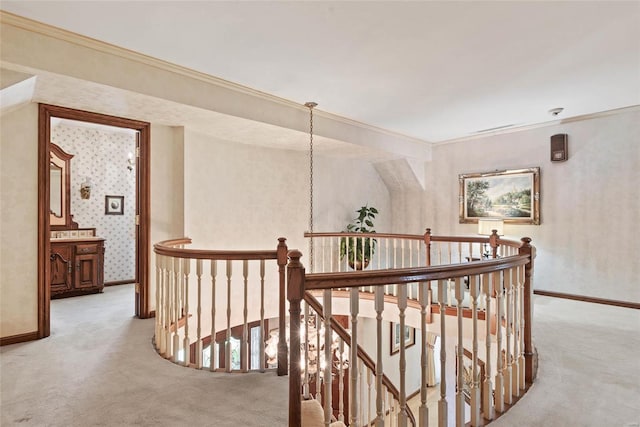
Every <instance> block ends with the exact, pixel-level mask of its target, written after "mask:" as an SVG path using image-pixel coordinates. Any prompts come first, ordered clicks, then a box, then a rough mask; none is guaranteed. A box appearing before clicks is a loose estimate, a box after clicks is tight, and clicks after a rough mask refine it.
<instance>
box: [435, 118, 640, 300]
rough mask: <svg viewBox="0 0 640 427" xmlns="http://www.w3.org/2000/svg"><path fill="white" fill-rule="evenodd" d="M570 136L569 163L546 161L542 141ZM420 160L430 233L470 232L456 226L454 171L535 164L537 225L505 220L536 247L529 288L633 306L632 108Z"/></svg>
mask: <svg viewBox="0 0 640 427" xmlns="http://www.w3.org/2000/svg"><path fill="white" fill-rule="evenodd" d="M557 133H566V134H568V135H569V160H568V161H566V162H562V163H552V162H551V161H550V160H549V137H550V136H551V135H554V134H557ZM433 156H434V157H433V161H432V162H430V163H427V171H426V177H427V179H426V182H427V191H426V197H425V201H424V203H425V206H424V211H425V212H426V215H425V223H426V224H427V225H428V226H431V227H432V228H433V230H434V233H435V234H450V233H456V234H457V233H463V234H464V233H466V234H474V233H476V230H477V228H476V226H475V225H470V224H459V223H458V174H461V173H472V172H487V171H493V170H503V169H515V168H523V167H531V166H540V169H541V172H540V174H541V219H542V224H541V225H539V226H535V225H506V226H505V233H506V234H507V235H509V236H512V237H516V238H520V237H522V236H529V237H531V238H532V239H533V244H534V245H535V246H536V247H537V251H538V257H537V259H536V275H535V281H534V287H535V288H536V289H544V290H550V291H556V292H566V293H572V294H579V295H588V296H593V297H599V298H609V299H617V300H625V301H634V302H640V286H638V276H639V274H640V266H639V263H638V262H637V258H638V253H640V240H639V239H637V238H634V237H633V236H635V235H637V228H638V223H639V222H640V197H638V194H639V193H638V183H639V182H640V167H638V165H640V112H638V111H637V110H636V111H631V112H626V113H622V114H617V115H609V116H605V117H600V118H596V119H592V120H585V121H576V122H570V123H565V124H558V125H554V126H550V127H541V128H537V129H532V130H528V131H522V132H514V133H509V134H503V135H497V136H490V137H486V138H482V139H476V140H472V141H468V142H461V143H456V144H447V145H441V146H438V147H436V148H435V149H434V150H433Z"/></svg>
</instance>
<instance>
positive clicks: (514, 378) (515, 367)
mask: <svg viewBox="0 0 640 427" xmlns="http://www.w3.org/2000/svg"><path fill="white" fill-rule="evenodd" d="M511 270H512V271H513V291H512V292H513V295H512V296H511V302H512V305H513V308H512V313H513V316H512V318H511V322H512V333H513V352H512V353H511V354H512V356H513V362H512V363H511V394H512V395H513V396H514V397H518V396H520V378H519V375H520V366H519V364H520V359H519V354H518V344H520V316H519V310H518V306H519V302H520V296H519V284H518V268H517V267H515V268H512V269H511Z"/></svg>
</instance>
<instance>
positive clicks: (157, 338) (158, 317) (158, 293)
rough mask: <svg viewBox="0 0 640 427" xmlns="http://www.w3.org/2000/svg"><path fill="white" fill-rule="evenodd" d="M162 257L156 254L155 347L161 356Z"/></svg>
mask: <svg viewBox="0 0 640 427" xmlns="http://www.w3.org/2000/svg"><path fill="white" fill-rule="evenodd" d="M161 257H162V255H158V254H156V318H155V332H154V339H153V341H154V345H155V347H156V350H158V351H159V352H160V354H162V350H161V348H162V338H161V336H160V335H161V334H160V330H161V329H160V328H161V325H162V308H161V306H160V301H161V299H160V296H161V293H162V291H161V289H162V286H161V283H160V280H161V279H160V278H161V277H162V273H161V270H162V269H161V267H160V264H161V263H162V260H161Z"/></svg>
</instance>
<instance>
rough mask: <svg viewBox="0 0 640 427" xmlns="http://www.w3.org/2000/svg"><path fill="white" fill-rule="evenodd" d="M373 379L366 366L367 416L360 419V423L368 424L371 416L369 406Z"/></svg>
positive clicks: (371, 412)
mask: <svg viewBox="0 0 640 427" xmlns="http://www.w3.org/2000/svg"><path fill="white" fill-rule="evenodd" d="M372 380H373V375H372V374H371V369H369V368H367V417H366V418H364V419H363V420H362V423H363V424H365V423H366V425H369V424H370V423H371V417H372V414H373V408H372V407H371V397H372V396H371V394H372V393H371V384H372Z"/></svg>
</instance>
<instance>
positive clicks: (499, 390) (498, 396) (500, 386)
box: [493, 271, 504, 412]
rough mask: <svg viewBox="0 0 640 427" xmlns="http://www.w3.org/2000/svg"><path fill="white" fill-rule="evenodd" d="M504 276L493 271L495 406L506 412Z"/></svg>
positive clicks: (497, 409)
mask: <svg viewBox="0 0 640 427" xmlns="http://www.w3.org/2000/svg"><path fill="white" fill-rule="evenodd" d="M502 278H503V273H502V272H501V271H500V272H496V273H493V288H494V290H495V293H496V353H497V356H496V357H497V359H496V386H495V389H494V399H495V408H496V411H498V412H504V380H503V377H502V369H503V368H502V293H503V289H504V288H503V286H502Z"/></svg>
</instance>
